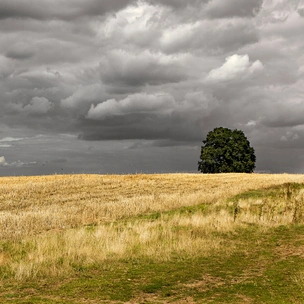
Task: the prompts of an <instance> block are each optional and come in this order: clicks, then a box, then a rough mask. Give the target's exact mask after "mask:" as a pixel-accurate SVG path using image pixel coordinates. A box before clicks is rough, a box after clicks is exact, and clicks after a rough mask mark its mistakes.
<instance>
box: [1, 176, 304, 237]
mask: <svg viewBox="0 0 304 304" xmlns="http://www.w3.org/2000/svg"><path fill="white" fill-rule="evenodd" d="M286 182H304V176H303V175H288V174H283V175H259V174H251V175H246V174H218V175H203V174H163V175H125V176H121V175H55V176H40V177H5V178H0V225H1V227H2V229H1V233H0V237H1V239H12V238H13V239H19V238H23V237H26V236H30V235H36V234H39V233H43V232H44V231H47V230H52V229H57V230H58V229H59V230H61V229H67V228H75V227H81V226H83V225H91V224H100V223H104V222H109V221H114V220H117V219H120V218H124V217H131V216H134V215H138V214H143V213H147V212H153V211H166V210H171V209H175V208H179V207H181V206H190V205H197V204H200V203H204V202H210V203H211V202H216V201H218V200H225V199H226V198H227V197H229V196H232V195H235V194H237V193H240V192H243V191H246V190H248V189H256V188H261V187H269V186H272V185H276V184H282V183H286Z"/></svg>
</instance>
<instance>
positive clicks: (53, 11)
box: [0, 0, 133, 20]
mask: <svg viewBox="0 0 304 304" xmlns="http://www.w3.org/2000/svg"><path fill="white" fill-rule="evenodd" d="M132 2H133V1H128V0H103V1H98V0H87V1H85V2H84V1H81V0H70V1H65V0H53V1H49V0H31V1H23V0H2V1H1V2H0V18H1V19H6V18H32V19H38V20H46V19H62V20H71V19H75V18H79V17H85V16H96V15H103V14H105V13H108V12H113V11H114V12H115V11H117V10H120V9H122V8H124V7H126V6H128V5H129V4H130V3H132Z"/></svg>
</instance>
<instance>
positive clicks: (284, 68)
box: [0, 0, 304, 176]
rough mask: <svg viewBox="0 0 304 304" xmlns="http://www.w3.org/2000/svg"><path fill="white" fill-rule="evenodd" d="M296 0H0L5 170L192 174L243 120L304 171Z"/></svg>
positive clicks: (303, 81) (254, 138) (243, 126)
mask: <svg viewBox="0 0 304 304" xmlns="http://www.w3.org/2000/svg"><path fill="white" fill-rule="evenodd" d="M303 97H304V0H246V1H244V0H225V1H222V0H187V1H186V0H139V1H137V0H0V175H1V176H5V175H40V174H55V173H57V174H61V173H97V174H112V173H118V174H128V173H165V172H197V162H198V160H199V155H200V147H201V145H202V140H204V139H205V138H206V135H207V133H208V132H209V131H211V130H213V129H214V128H216V127H227V128H230V129H239V130H242V131H243V132H244V133H245V135H246V137H247V138H248V140H249V141H250V143H251V146H252V147H253V148H254V149H255V154H256V157H257V162H256V172H271V173H282V172H286V173H287V172H288V173H304V100H303Z"/></svg>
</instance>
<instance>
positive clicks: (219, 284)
mask: <svg viewBox="0 0 304 304" xmlns="http://www.w3.org/2000/svg"><path fill="white" fill-rule="evenodd" d="M0 188H1V191H0V227H1V231H0V237H1V238H0V278H1V280H0V299H1V301H0V302H1V303H304V259H303V257H304V175H289V174H281V175H279V174H278V175H270V174H269V175H267V174H215V175H205V174H162V175H156V174H155V175H142V174H138V175H54V176H40V177H5V178H0Z"/></svg>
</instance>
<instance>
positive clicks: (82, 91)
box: [60, 84, 106, 109]
mask: <svg viewBox="0 0 304 304" xmlns="http://www.w3.org/2000/svg"><path fill="white" fill-rule="evenodd" d="M104 96H106V93H105V90H104V88H103V86H102V85H101V84H92V85H87V86H80V87H79V88H78V89H77V90H76V91H75V92H74V94H73V95H71V96H69V97H67V98H65V99H62V100H61V103H60V104H61V106H62V107H63V108H67V109H77V108H82V107H87V106H88V105H90V104H91V103H92V102H96V101H101V100H102V99H103V98H104Z"/></svg>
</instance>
